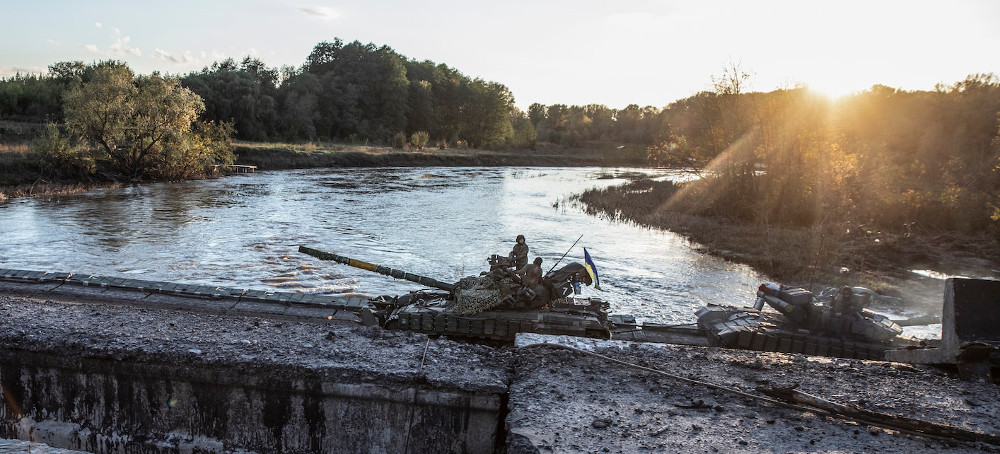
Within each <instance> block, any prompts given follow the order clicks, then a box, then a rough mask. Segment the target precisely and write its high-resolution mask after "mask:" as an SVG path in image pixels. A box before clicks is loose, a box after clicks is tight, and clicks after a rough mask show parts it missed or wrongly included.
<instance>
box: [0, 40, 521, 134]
mask: <svg viewBox="0 0 1000 454" xmlns="http://www.w3.org/2000/svg"><path fill="white" fill-rule="evenodd" d="M93 66H95V65H85V64H83V63H82V62H62V63H57V64H54V65H52V66H50V67H49V74H48V75H46V76H35V75H28V76H20V75H18V76H15V77H13V78H9V79H3V80H0V118H3V119H10V120H16V121H30V122H49V121H51V122H62V121H64V112H63V108H62V102H63V94H64V93H65V91H66V90H67V89H68V87H69V86H70V84H71V83H72V82H73V81H74V80H77V81H79V82H81V83H87V82H88V81H89V80H90V78H91V74H92V72H93V69H92V68H93ZM178 79H179V81H180V83H181V85H182V86H183V87H184V88H186V89H189V90H191V91H192V92H193V93H195V94H197V95H198V96H200V97H201V99H202V101H203V103H204V113H203V114H202V118H203V119H204V120H206V121H214V122H219V123H221V122H228V123H231V124H232V125H233V127H234V129H235V137H236V138H238V139H245V140H254V141H282V140H285V141H312V140H333V141H347V142H353V143H374V144H383V145H388V144H391V143H392V142H393V140H394V139H395V138H396V137H397V136H398V135H400V134H403V135H405V137H407V138H409V137H412V136H413V134H418V133H419V134H418V136H420V135H423V134H425V135H426V136H427V137H428V140H430V141H431V142H432V143H435V144H440V145H442V146H448V145H452V144H457V143H462V144H467V145H469V146H472V147H483V148H498V147H518V148H530V147H533V146H534V141H535V134H534V131H532V130H531V126H530V123H529V122H527V121H522V118H519V117H523V114H522V113H520V112H519V111H518V110H517V108H516V107H515V106H514V97H513V95H512V94H511V92H510V90H508V89H507V87H506V86H504V85H502V84H500V83H497V82H488V81H484V80H482V79H478V78H475V79H473V78H469V77H467V76H465V75H463V74H462V73H461V72H459V71H458V70H456V69H454V68H451V67H449V66H447V65H445V64H437V63H434V62H431V61H426V60H425V61H416V60H411V59H407V58H406V57H404V56H402V55H400V54H398V53H397V52H395V51H394V50H392V49H391V48H389V47H388V46H381V47H376V46H375V45H373V44H362V43H361V42H358V41H355V42H352V43H347V44H345V43H344V42H343V41H341V40H340V39H335V40H334V41H332V42H322V43H319V44H317V45H316V46H315V47H314V48H313V50H312V52H311V53H310V54H309V56H308V57H307V59H306V61H305V62H304V63H303V64H302V65H301V66H300V67H298V68H293V67H283V68H271V67H268V66H267V65H266V64H264V63H263V62H262V61H260V60H258V59H255V58H251V57H246V58H244V59H243V60H242V61H241V62H237V61H235V60H233V59H227V60H225V61H222V62H215V63H213V64H212V65H210V66H208V67H205V68H203V69H202V70H201V71H196V72H191V73H189V74H187V75H184V76H181V77H179V78H178Z"/></svg>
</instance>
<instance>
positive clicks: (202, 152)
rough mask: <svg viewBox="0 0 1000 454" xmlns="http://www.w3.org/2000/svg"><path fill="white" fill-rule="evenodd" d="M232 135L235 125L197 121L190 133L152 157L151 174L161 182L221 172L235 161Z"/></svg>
mask: <svg viewBox="0 0 1000 454" xmlns="http://www.w3.org/2000/svg"><path fill="white" fill-rule="evenodd" d="M232 134H233V126H232V124H229V123H216V122H197V123H195V124H194V127H193V128H192V131H191V133H190V134H185V135H184V136H183V137H182V138H181V140H180V141H179V142H177V143H175V144H174V145H173V146H171V147H169V148H167V149H165V150H164V152H163V153H159V154H157V155H155V156H154V157H153V160H152V164H151V165H150V169H149V175H150V176H151V177H152V178H155V179H158V180H184V179H190V178H197V177H200V176H203V175H205V174H206V173H215V172H217V171H221V169H220V168H221V167H224V166H227V165H230V164H232V163H233V162H234V161H235V160H236V155H235V154H234V153H233V145H232V141H231V140H230V138H231V137H232ZM209 169H211V172H209Z"/></svg>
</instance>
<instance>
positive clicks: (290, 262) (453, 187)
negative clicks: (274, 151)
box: [0, 167, 767, 323]
mask: <svg viewBox="0 0 1000 454" xmlns="http://www.w3.org/2000/svg"><path fill="white" fill-rule="evenodd" d="M640 171H641V172H644V173H647V174H649V175H651V176H653V177H655V178H673V177H677V175H672V174H671V173H670V172H668V171H660V170H640ZM625 172H636V170H635V169H627V170H625V169H600V168H451V167H427V168H409V167H408V168H364V169H312V170H293V171H275V172H259V173H256V174H250V175H234V176H230V177H226V178H222V179H216V180H203V181H188V182H182V183H170V184H152V185H145V186H137V187H128V188H122V189H111V190H98V191H93V192H89V193H85V194H79V195H72V196H64V197H59V198H57V199H32V198H24V199H14V200H12V201H9V202H7V203H3V204H0V237H2V241H0V267H5V268H17V269H31V270H43V271H68V272H74V273H88V274H99V275H113V276H126V277H133V278H137V279H150V280H165V281H182V282H196V283H204V284H212V285H222V286H228V287H238V288H252V289H264V290H266V289H281V290H291V291H307V292H327V293H329V292H358V293H363V294H367V295H382V294H392V295H395V294H401V293H405V292H407V291H410V290H416V289H419V288H420V286H419V285H418V284H413V283H410V282H408V281H397V280H393V279H392V278H389V277H385V276H381V275H378V274H373V273H369V272H367V271H363V270H358V269H354V268H351V267H348V266H345V265H340V264H336V263H334V262H324V261H320V260H317V259H315V258H313V257H311V256H307V255H304V254H301V253H299V252H297V248H298V246H299V245H307V246H310V247H314V248H317V249H322V250H327V251H331V252H336V253H339V254H341V255H346V256H350V257H353V258H358V259H362V260H365V261H369V262H372V263H377V264H382V265H386V266H391V267H394V268H400V269H404V270H407V271H410V272H413V273H418V274H423V275H427V276H430V277H434V278H437V279H439V280H443V281H447V282H451V281H457V280H458V279H459V278H460V277H463V276H467V275H470V274H478V273H479V272H480V271H483V270H486V269H488V264H487V263H486V258H487V257H488V256H489V255H490V254H494V253H496V254H501V255H507V253H508V252H509V251H510V249H511V247H512V246H513V244H514V237H515V236H517V235H518V234H523V235H525V236H526V237H527V239H528V245H529V247H530V249H531V250H530V253H529V257H530V258H532V259H533V258H534V257H535V256H540V257H542V258H543V259H544V261H545V262H544V263H543V269H545V270H547V269H548V268H549V267H551V265H552V264H554V263H555V262H556V260H558V259H559V258H560V257H561V256H562V255H563V253H565V252H566V251H567V249H569V248H570V246H571V245H572V244H573V242H574V241H575V240H576V239H577V238H579V237H580V236H581V235H582V236H583V237H582V238H581V239H580V241H579V243H578V244H577V245H576V246H575V247H574V248H572V249H570V250H569V254H568V255H567V256H566V258H565V259H564V260H563V262H562V264H565V263H568V262H569V261H577V262H581V263H582V262H583V248H584V247H586V248H587V250H588V251H589V252H590V254H591V256H592V257H593V260H594V262H595V264H596V266H597V269H598V272H599V274H600V277H601V284H602V288H603V289H604V292H597V291H595V290H594V289H592V288H585V290H584V293H585V294H586V295H593V296H600V297H602V298H604V299H606V300H608V301H610V302H611V304H612V310H613V312H615V313H630V314H634V315H636V316H637V318H639V319H640V320H643V321H649V322H657V323H686V322H691V321H693V319H694V316H693V312H694V311H695V310H696V309H697V308H698V307H700V306H702V305H704V304H706V303H720V304H721V303H727V304H749V303H751V302H752V297H753V295H754V290H755V289H756V287H757V286H758V285H759V284H760V283H761V282H762V281H766V280H767V279H766V278H765V277H764V276H761V275H760V274H758V273H757V272H755V271H754V270H752V269H750V268H748V267H746V266H743V265H737V264H733V263H729V262H726V261H724V260H720V259H718V258H714V257H711V256H707V255H703V254H700V253H698V252H696V251H695V250H694V248H693V247H692V245H691V244H689V243H688V242H687V241H686V240H685V239H683V238H682V237H679V236H677V235H675V234H673V233H670V232H663V231H656V230H650V229H647V228H643V227H638V226H635V225H630V224H627V223H621V222H613V221H610V220H607V219H602V218H600V217H595V216H591V215H587V214H585V213H583V211H582V209H581V208H580V207H579V206H574V205H573V204H571V203H569V201H568V199H569V197H570V196H572V195H574V194H578V193H580V192H582V191H584V190H586V189H588V188H592V187H604V186H608V185H614V184H620V183H622V182H624V181H625V179H624V178H623V175H624V173H625Z"/></svg>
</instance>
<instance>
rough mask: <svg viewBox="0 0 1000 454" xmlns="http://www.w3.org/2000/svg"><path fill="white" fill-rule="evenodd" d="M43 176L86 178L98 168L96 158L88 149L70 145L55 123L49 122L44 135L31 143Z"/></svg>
mask: <svg viewBox="0 0 1000 454" xmlns="http://www.w3.org/2000/svg"><path fill="white" fill-rule="evenodd" d="M31 148H32V150H33V151H34V153H35V156H36V157H37V158H38V160H39V164H40V167H41V169H42V173H43V176H47V177H50V178H73V179H85V178H87V177H89V176H90V175H92V174H93V173H94V172H95V171H96V170H97V165H96V164H95V163H94V158H93V157H91V156H90V153H88V152H87V151H86V150H82V149H80V148H76V147H73V146H70V144H69V141H68V140H66V138H65V137H63V135H62V133H61V132H59V127H58V126H56V124H55V123H49V124H48V125H47V126H46V127H45V131H44V132H43V133H42V135H41V136H40V137H39V138H37V139H35V141H34V142H32V144H31Z"/></svg>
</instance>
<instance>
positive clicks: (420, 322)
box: [299, 246, 613, 342]
mask: <svg viewBox="0 0 1000 454" xmlns="http://www.w3.org/2000/svg"><path fill="white" fill-rule="evenodd" d="M299 252H302V253H305V254H309V255H311V256H313V257H316V258H318V259H321V260H332V261H335V262H338V263H342V264H345V265H349V266H353V267H356V268H360V269H364V270H368V271H372V272H375V273H379V274H383V275H386V276H391V277H394V278H397V279H404V280H408V281H412V282H416V283H419V284H421V285H424V286H427V287H429V288H428V289H423V290H419V291H414V292H410V293H408V294H405V295H398V296H379V297H375V298H371V299H370V300H369V308H366V309H364V310H363V311H365V315H363V316H362V317H363V318H366V317H367V318H369V320H370V321H371V323H376V322H377V323H378V324H379V325H380V326H383V327H385V328H387V329H401V330H409V331H417V332H422V333H428V334H436V335H446V336H449V337H458V338H469V339H480V340H488V341H500V342H511V341H513V339H514V337H515V336H516V335H517V333H540V334H557V335H559V334H562V335H570V336H583V337H594V338H604V339H609V338H610V337H611V329H612V326H613V325H612V323H611V321H610V320H609V317H608V309H609V304H608V303H607V302H606V301H604V300H602V299H600V298H580V297H574V287H575V285H579V284H580V283H584V284H587V285H589V283H590V282H589V278H588V277H587V276H586V273H584V272H583V271H584V267H583V265H580V264H579V263H570V264H568V265H566V266H563V267H561V268H559V269H553V270H551V271H550V272H549V273H546V274H545V276H543V278H542V283H541V284H540V285H539V286H537V287H535V288H533V289H525V288H521V286H520V285H518V284H517V282H516V278H514V277H513V273H512V272H511V269H510V267H509V262H508V261H507V258H506V257H501V256H496V255H494V256H491V257H490V258H489V259H487V261H488V262H489V264H490V271H487V272H483V273H482V274H480V275H479V276H469V277H465V278H462V279H461V280H460V281H459V282H456V283H448V282H442V281H439V280H437V279H433V278H429V277H426V276H421V275H418V274H414V273H409V272H406V271H402V270H398V269H394V268H391V267H387V266H382V265H376V264H372V263H368V262H365V261H361V260H357V259H353V258H350V257H345V256H342V255H338V254H334V253H331V252H324V251H320V250H317V249H312V248H308V247H305V246H300V247H299Z"/></svg>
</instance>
